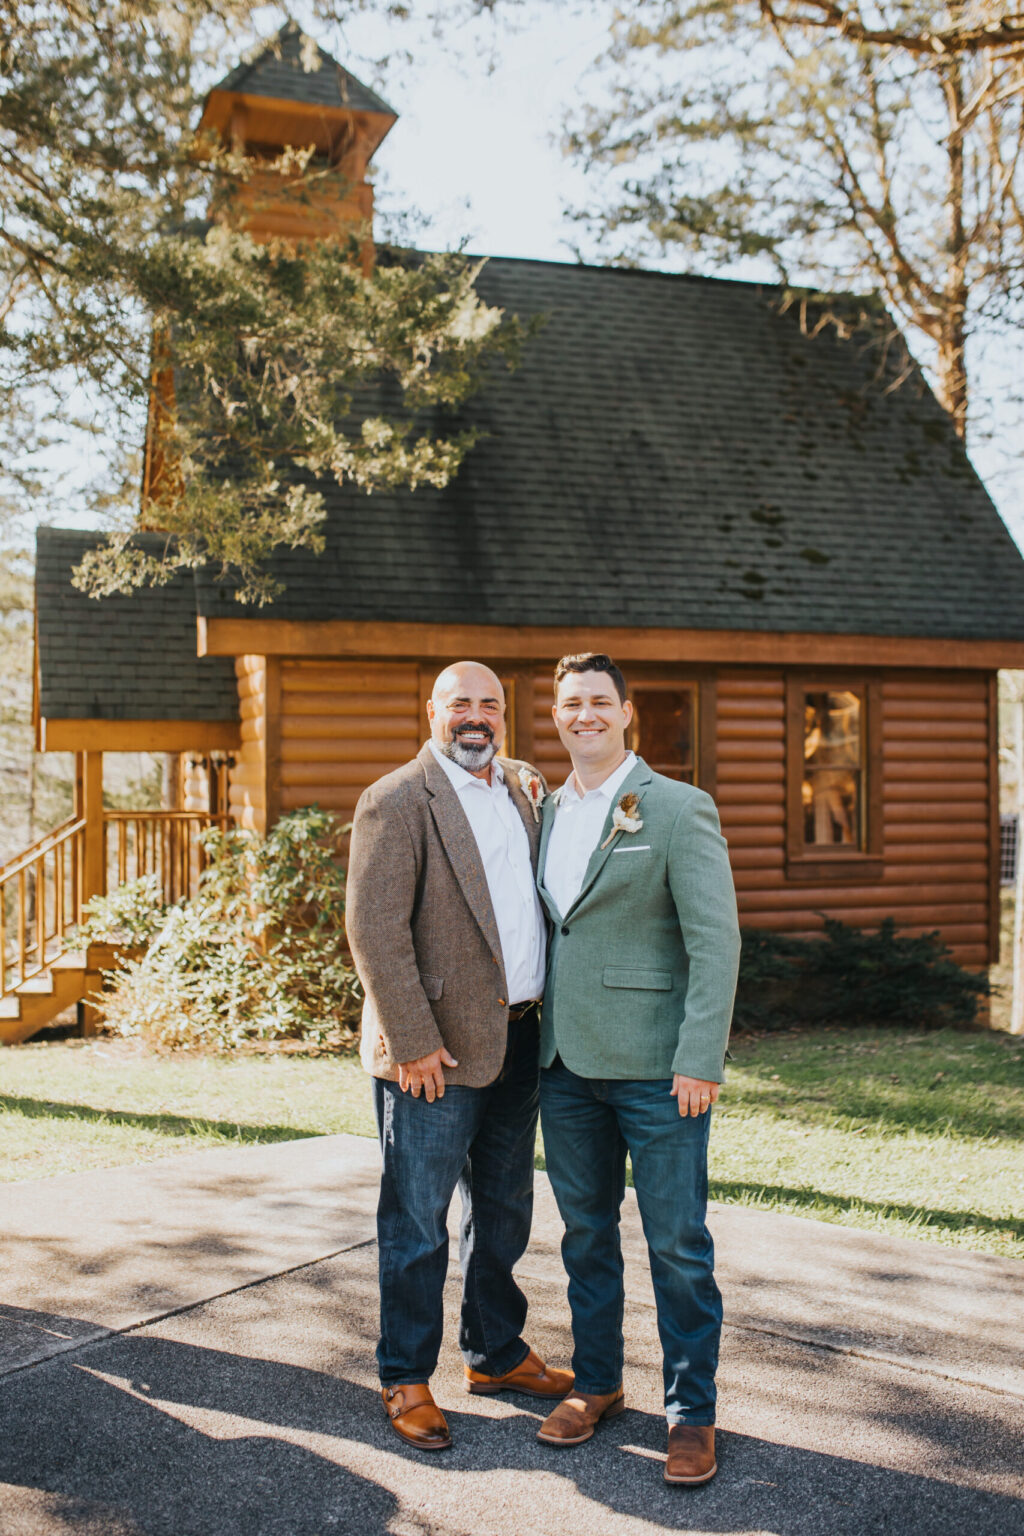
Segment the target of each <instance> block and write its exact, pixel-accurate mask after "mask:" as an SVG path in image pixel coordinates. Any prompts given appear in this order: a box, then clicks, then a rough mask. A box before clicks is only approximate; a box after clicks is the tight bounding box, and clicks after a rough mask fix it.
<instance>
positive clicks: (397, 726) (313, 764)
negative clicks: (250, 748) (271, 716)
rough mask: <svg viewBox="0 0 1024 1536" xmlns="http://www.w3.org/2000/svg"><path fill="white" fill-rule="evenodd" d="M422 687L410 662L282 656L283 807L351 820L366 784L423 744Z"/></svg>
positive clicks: (414, 667)
mask: <svg viewBox="0 0 1024 1536" xmlns="http://www.w3.org/2000/svg"><path fill="white" fill-rule="evenodd" d="M419 688H420V683H419V668H418V666H416V665H415V664H412V663H400V662H396V663H391V662H348V661H313V660H309V661H307V660H305V659H301V660H297V659H292V658H285V659H284V660H283V661H282V662H281V731H280V758H281V789H280V806H281V810H282V811H290V810H294V809H296V808H297V807H299V806H303V805H313V804H316V805H319V806H321V807H322V808H323V809H324V810H331V811H335V812H336V813H337V814H338V815H339V816H341V817H342V818H343V819H344V820H345V821H350V820H351V818H352V813H353V811H354V810H355V807H356V801H357V800H358V799H359V796H360V794H361V793H362V791H363V790H364V789H365V788H366V786H367V785H368V784H372V783H373V781H374V780H375V779H379V778H381V777H382V775H384V774H385V773H390V772H391V770H392V769H393V768H398V767H400V766H401V765H402V763H407V762H408V761H409V759H410V758H411V757H415V756H416V753H417V752H418V751H419V749H420V747H421V746H422V744H423V741H424V739H425V737H426V734H427V724H426V720H425V719H423V723H422V726H421V724H420V719H421V711H420V697H419Z"/></svg>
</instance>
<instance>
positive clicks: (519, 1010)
mask: <svg viewBox="0 0 1024 1536" xmlns="http://www.w3.org/2000/svg"><path fill="white" fill-rule="evenodd" d="M539 1006H540V999H539V998H537V997H531V999H530V1001H529V1002H528V1003H516V1004H515V1006H514V1007H513V1008H510V1009H509V1011H508V1021H509V1023H510V1024H518V1023H519V1020H520V1019H521V1018H522V1017H523V1016H524V1014H527V1013H529V1011H530V1009H531V1008H537V1007H539Z"/></svg>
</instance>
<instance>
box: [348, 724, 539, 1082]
mask: <svg viewBox="0 0 1024 1536" xmlns="http://www.w3.org/2000/svg"><path fill="white" fill-rule="evenodd" d="M501 766H502V770H503V772H504V775H505V784H506V786H507V787H508V792H509V794H510V795H511V797H512V801H513V804H514V805H515V806H516V809H517V810H518V811H519V814H520V816H522V818H523V824H524V826H525V827H526V834H527V837H528V838H529V840H530V852H531V855H532V858H533V866H534V870H535V871H536V868H537V850H538V847H539V844H540V823H539V822H538V821H536V820H535V819H534V815H533V811H532V810H531V808H530V805H529V802H528V801H527V798H526V796H525V794H524V793H523V791H522V789H521V788H520V785H519V779H518V773H519V770H520V768H523V767H527V766H529V765H528V764H524V763H521V762H518V761H516V760H511V759H505V758H503V759H502V764H501ZM530 771H531V772H534V771H535V770H534V769H532V768H531V770H530ZM346 927H347V930H348V941H349V945H350V947H351V950H352V957H353V959H354V960H355V963H356V970H357V971H358V972H359V979H360V981H361V982H362V984H363V988H364V990H365V993H366V1002H365V1004H364V1005H363V1037H362V1058H363V1065H364V1067H365V1068H366V1070H367V1071H368V1072H371V1073H372V1074H373V1076H374V1077H386V1078H390V1079H391V1080H392V1081H394V1080H395V1079H396V1078H397V1077H398V1065H397V1064H398V1062H400V1061H415V1060H416V1059H417V1058H418V1057H420V1056H429V1055H430V1054H431V1052H432V1051H436V1050H437V1049H438V1048H439V1047H440V1046H442V1045H444V1046H446V1047H447V1048H448V1050H449V1051H450V1052H451V1054H452V1055H453V1056H454V1057H455V1059H456V1061H457V1062H458V1064H459V1065H458V1067H451V1068H449V1067H445V1069H444V1074H445V1081H446V1082H450V1083H462V1084H464V1085H465V1086H467V1087H470V1088H482V1087H484V1086H485V1085H486V1084H487V1083H491V1082H493V1081H494V1079H495V1078H496V1077H497V1075H498V1073H499V1072H500V1071H501V1065H502V1062H503V1061H504V1058H505V1044H506V1037H507V1033H508V1005H509V1001H510V999H509V995H508V988H507V986H506V983H505V968H504V964H503V962H502V955H501V944H500V942H499V939H498V925H497V923H496V921H495V917H494V909H493V907H492V906H491V898H490V894H489V892H488V890H487V880H486V878H485V876H484V867H483V863H482V861H481V858H480V853H479V851H478V849H477V845H476V838H475V837H474V836H473V831H472V828H471V827H470V825H469V822H468V820H467V818H466V813H465V811H464V810H463V809H462V806H461V805H460V804H459V797H458V795H457V794H456V792H455V789H454V787H453V785H452V783H451V780H450V779H449V778H448V776H447V774H446V773H445V771H444V769H443V768H442V767H441V765H440V763H438V762H437V760H436V758H435V757H434V754H433V753H432V752H431V750H430V746H429V743H428V744H426V745H424V747H423V748H422V749H421V751H420V753H419V755H418V756H417V757H416V758H414V759H413V761H412V762H411V763H406V764H405V766H404V767H402V768H396V769H395V771H394V773H389V774H387V775H386V776H385V777H384V778H383V779H378V780H377V782H376V784H371V785H370V788H369V789H368V790H366V791H365V793H364V794H363V795H361V796H360V799H359V804H358V805H357V806H356V814H355V820H354V821H353V823H352V848H351V853H350V856H349V866H348V886H347V896H346ZM514 1001H516V1002H518V1001H519V999H518V998H516V999H514Z"/></svg>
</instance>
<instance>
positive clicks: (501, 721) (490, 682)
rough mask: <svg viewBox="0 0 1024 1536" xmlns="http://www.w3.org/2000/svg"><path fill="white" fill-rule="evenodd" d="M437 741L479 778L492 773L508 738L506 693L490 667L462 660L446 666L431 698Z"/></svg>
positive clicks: (432, 730)
mask: <svg viewBox="0 0 1024 1536" xmlns="http://www.w3.org/2000/svg"><path fill="white" fill-rule="evenodd" d="M427 719H428V720H429V721H430V734H431V737H432V738H433V741H434V744H435V745H436V746H437V747H438V749H439V750H440V751H441V752H443V753H444V755H445V756H446V757H450V758H451V760H452V762H453V763H458V765H459V767H460V768H465V769H466V771H467V772H468V773H472V774H475V775H476V776H477V777H478V778H489V777H490V772H491V770H490V764H491V759H492V758H493V757H494V755H495V753H497V752H498V751H500V749H501V746H502V744H503V742H504V740H505V693H504V690H503V688H502V686H501V683H500V682H499V681H498V679H497V677H496V676H495V674H494V673H493V672H492V671H491V669H490V667H485V666H482V665H481V664H480V662H478V661H458V662H456V663H455V665H454V666H451V667H446V668H445V670H444V671H443V672H442V673H441V675H440V677H439V678H438V679H437V681H436V682H435V684H434V690H433V693H432V694H431V696H430V698H429V699H428V700H427Z"/></svg>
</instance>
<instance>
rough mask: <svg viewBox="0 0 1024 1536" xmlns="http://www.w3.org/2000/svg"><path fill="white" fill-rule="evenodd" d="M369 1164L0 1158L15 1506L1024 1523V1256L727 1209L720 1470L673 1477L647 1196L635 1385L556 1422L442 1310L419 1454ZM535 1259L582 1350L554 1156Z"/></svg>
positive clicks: (324, 1153)
mask: <svg viewBox="0 0 1024 1536" xmlns="http://www.w3.org/2000/svg"><path fill="white" fill-rule="evenodd" d="M376 1174H377V1160H376V1148H375V1146H374V1144H373V1143H372V1142H368V1141H365V1140H361V1139H358V1138H355V1137H344V1136H337V1137H325V1138H322V1139H318V1140H303V1141H296V1142H289V1143H283V1144H277V1145H273V1146H267V1147H248V1148H237V1149H230V1150H227V1151H215V1152H206V1153H198V1154H195V1155H192V1156H189V1157H182V1158H174V1159H169V1160H167V1161H166V1162H162V1163H156V1164H147V1165H144V1166H141V1167H136V1168H124V1169H115V1170H110V1171H108V1172H104V1173H87V1174H72V1175H65V1176H63V1177H60V1178H54V1179H43V1180H38V1181H34V1182H31V1183H26V1184H16V1185H8V1186H4V1187H0V1225H2V1230H3V1231H4V1233H5V1242H4V1246H3V1251H2V1253H0V1377H2V1379H0V1536H37V1533H38V1536H58V1533H60V1536H65V1533H68V1532H76V1533H78V1532H81V1533H86V1536H93V1533H95V1536H140V1533H146V1536H165V1533H166V1536H328V1533H334V1532H341V1533H348V1532H352V1533H354V1536H377V1533H381V1536H383V1533H389V1536H500V1533H506V1532H507V1533H509V1536H577V1533H579V1536H612V1533H614V1536H618V1533H623V1536H640V1533H645V1536H646V1533H657V1532H663V1531H666V1530H687V1531H692V1532H695V1533H704V1532H707V1533H711V1532H716V1533H717V1532H729V1533H737V1536H805V1533H806V1536H861V1533H875V1532H879V1533H882V1532H893V1533H896V1532H899V1533H900V1536H904V1533H909V1536H946V1533H949V1536H953V1533H954V1532H955V1533H957V1536H962V1533H963V1532H965V1531H967V1532H969V1533H970V1536H1004V1533H1006V1536H1009V1533H1011V1532H1012V1533H1013V1536H1021V1532H1022V1531H1024V1428H1022V1426H1024V1351H1022V1347H1021V1340H1022V1339H1024V1265H1020V1264H1017V1263H1014V1262H1013V1261H1008V1260H999V1259H993V1258H988V1257H985V1256H981V1255H974V1254H966V1253H961V1252H959V1251H957V1250H955V1249H948V1248H940V1247H937V1246H935V1245H931V1244H924V1243H914V1242H907V1241H904V1240H900V1239H893V1238H888V1237H881V1236H878V1235H875V1234H872V1233H864V1232H854V1231H848V1230H844V1229H843V1228H840V1227H835V1226H830V1225H827V1224H825V1223H820V1222H811V1221H804V1220H801V1219H798V1218H795V1217H786V1216H773V1215H770V1214H767V1213H764V1212H757V1211H746V1210H742V1209H738V1208H734V1207H718V1208H716V1209H715V1211H714V1214H713V1218H712V1227H713V1231H714V1233H715V1237H716V1242H717V1246H718V1271H719V1276H720V1280H721V1283H722V1289H723V1292H724V1294H725V1300H726V1319H727V1323H726V1329H725V1333H724V1337H723V1349H722V1366H721V1371H720V1376H719V1386H720V1394H721V1398H720V1408H721V1413H720V1434H719V1444H720V1451H719V1462H720V1472H719V1476H718V1477H717V1478H716V1479H715V1481H714V1482H713V1483H711V1484H709V1485H708V1486H707V1487H706V1488H703V1489H698V1490H684V1489H666V1488H665V1487H664V1485H663V1484H662V1482H661V1454H662V1449H663V1440H664V1422H663V1420H662V1418H661V1414H660V1411H659V1408H660V1403H659V1387H660V1367H659V1350H658V1341H657V1332H656V1327H655V1319H654V1312H653V1306H652V1296H651V1290H650V1281H649V1278H648V1275H647V1271H646V1264H645V1262H644V1259H643V1246H642V1239H641V1237H640V1231H639V1220H638V1217H637V1214H636V1209H635V1204H633V1203H632V1200H631V1199H630V1204H629V1205H628V1207H627V1210H626V1213H625V1220H624V1239H625V1247H626V1253H627V1285H628V1294H629V1298H630V1304H629V1307H628V1309H627V1330H628V1343H627V1373H626V1392H627V1398H628V1400H629V1402H630V1405H631V1411H630V1412H629V1413H626V1414H623V1415H622V1417H621V1418H619V1419H617V1420H615V1421H613V1423H612V1424H610V1425H607V1426H603V1427H602V1428H601V1430H600V1431H599V1433H598V1435H597V1436H596V1437H595V1439H594V1440H593V1441H592V1442H590V1444H588V1445H586V1446H582V1447H580V1448H578V1449H576V1450H571V1451H557V1450H555V1449H553V1448H551V1447H546V1446H542V1445H540V1444H539V1443H538V1442H537V1441H536V1439H535V1438H534V1431H535V1429H536V1425H537V1423H538V1422H539V1418H540V1415H539V1414H538V1413H537V1412H536V1405H535V1404H533V1403H532V1402H531V1400H530V1399H527V1398H512V1397H509V1398H502V1399H480V1398H474V1399H469V1398H467V1397H466V1396H465V1395H464V1394H463V1393H462V1391H461V1368H460V1363H459V1360H458V1355H457V1351H456V1350H455V1348H454V1345H453V1343H452V1342H451V1340H452V1339H453V1337H454V1332H453V1329H452V1328H451V1327H450V1328H449V1330H448V1340H449V1342H448V1343H447V1345H446V1348H445V1352H444V1355H443V1359H442V1364H441V1368H440V1370H439V1373H438V1376H437V1378H436V1379H435V1388H436V1391H437V1395H438V1397H439V1399H440V1400H441V1401H442V1402H443V1404H444V1406H445V1408H446V1410H447V1411H448V1413H449V1419H450V1422H451V1424H452V1427H453V1431H454V1433H455V1436H456V1445H455V1447H454V1449H453V1450H452V1451H450V1452H447V1453H445V1454H444V1455H441V1456H435V1457H426V1456H424V1455H422V1454H417V1453H415V1452H412V1451H408V1450H406V1449H405V1448H404V1447H403V1446H402V1445H401V1443H400V1442H399V1441H398V1440H397V1439H396V1438H395V1436H394V1435H393V1434H392V1433H391V1431H390V1430H389V1429H388V1427H387V1425H386V1424H385V1422H384V1420H383V1417H382V1415H381V1412H380V1409H379V1407H378V1403H377V1399H376V1392H375V1385H376V1384H375V1378H374V1373H373V1368H372V1348H373V1342H374V1334H375V1314H376V1292H375V1270H376V1249H375V1246H374V1242H373V1206H374V1201H375V1196H376ZM521 1273H522V1281H523V1285H524V1287H525V1289H526V1290H527V1292H528V1294H529V1297H530V1303H531V1321H530V1327H529V1333H530V1338H531V1340H532V1341H533V1342H535V1343H536V1344H537V1345H538V1347H540V1348H541V1349H542V1351H544V1352H546V1353H547V1354H548V1355H549V1356H550V1358H551V1359H553V1360H554V1361H555V1362H557V1363H563V1364H564V1363H566V1361H567V1355H568V1352H569V1340H568V1330H567V1317H566V1307H565V1299H564V1292H565V1287H564V1279H563V1276H562V1273H561V1268H560V1264H559V1261H558V1221H557V1215H556V1213H555V1211H554V1206H553V1202H552V1199H551V1195H550V1191H549V1190H548V1187H547V1183H546V1181H545V1180H544V1179H540V1180H539V1188H538V1212H537V1220H536V1223H535V1234H534V1241H533V1243H532V1245H531V1248H530V1251H529V1253H528V1255H527V1257H526V1259H525V1260H524V1263H523V1265H522V1266H521ZM448 1300H449V1306H450V1310H451V1311H452V1313H454V1309H455V1307H456V1306H457V1285H456V1284H454V1283H452V1284H450V1286H449V1298H448Z"/></svg>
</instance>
